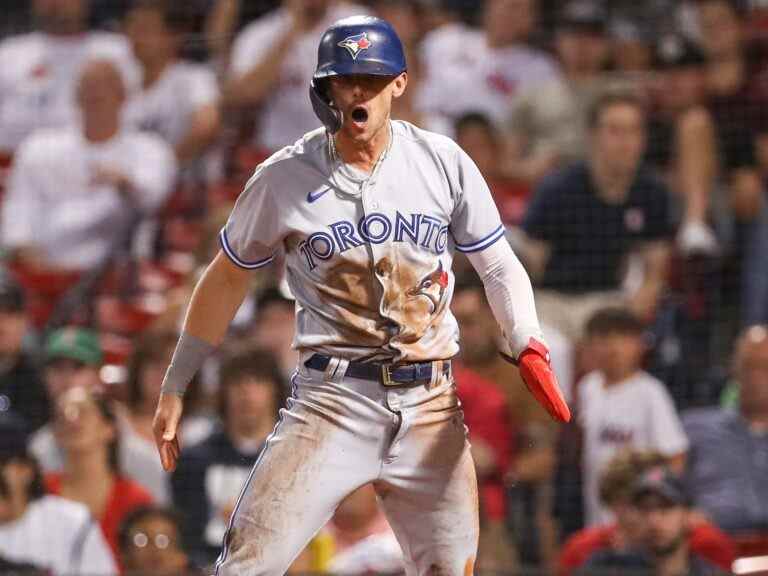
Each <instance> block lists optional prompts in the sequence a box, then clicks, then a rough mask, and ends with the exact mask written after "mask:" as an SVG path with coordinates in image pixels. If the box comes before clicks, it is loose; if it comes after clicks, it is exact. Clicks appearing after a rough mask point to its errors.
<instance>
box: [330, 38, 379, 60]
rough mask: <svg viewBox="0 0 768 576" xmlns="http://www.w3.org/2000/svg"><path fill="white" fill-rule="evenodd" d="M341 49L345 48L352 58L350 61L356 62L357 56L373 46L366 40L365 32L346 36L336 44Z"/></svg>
mask: <svg viewBox="0 0 768 576" xmlns="http://www.w3.org/2000/svg"><path fill="white" fill-rule="evenodd" d="M338 45H339V46H341V47H342V48H346V49H347V52H349V54H350V55H351V56H352V60H357V56H358V55H359V54H360V52H362V51H363V50H368V48H370V47H371V46H373V44H372V43H371V41H370V40H368V34H367V32H363V33H362V34H355V35H354V36H347V37H346V38H344V40H342V41H341V42H339V44H338Z"/></svg>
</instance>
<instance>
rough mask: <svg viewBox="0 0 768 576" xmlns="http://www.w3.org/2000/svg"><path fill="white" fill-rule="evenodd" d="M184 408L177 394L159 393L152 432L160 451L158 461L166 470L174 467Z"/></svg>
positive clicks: (177, 455)
mask: <svg viewBox="0 0 768 576" xmlns="http://www.w3.org/2000/svg"><path fill="white" fill-rule="evenodd" d="M183 409H184V401H183V400H182V398H181V396H178V395H177V394H160V399H159V400H158V401H157V410H156V411H155V419H154V420H153V421H152V432H153V433H154V435H155V443H156V444H157V450H158V452H159V453H160V462H161V463H162V465H163V469H164V470H165V471H166V472H172V471H173V470H175V469H176V461H177V460H178V459H179V454H180V452H181V444H180V443H179V421H180V420H181V413H182V411H183Z"/></svg>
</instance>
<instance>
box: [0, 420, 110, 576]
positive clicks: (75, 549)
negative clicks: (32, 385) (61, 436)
mask: <svg viewBox="0 0 768 576" xmlns="http://www.w3.org/2000/svg"><path fill="white" fill-rule="evenodd" d="M26 446H27V438H26V432H25V431H24V426H23V423H22V422H20V421H19V420H17V419H15V418H13V417H12V416H11V415H10V414H9V413H7V412H6V413H0V566H2V563H3V561H5V562H7V563H11V562H12V563H14V564H16V565H17V566H16V568H19V566H18V565H19V564H26V565H28V566H33V567H34V568H36V569H38V570H40V571H41V572H42V573H45V574H50V575H52V576H70V575H71V574H100V575H101V574H103V575H105V576H109V575H112V574H116V572H117V569H116V566H115V561H114V559H113V558H112V554H111V553H110V550H109V547H108V545H107V543H106V542H105V540H104V536H103V535H102V533H101V530H99V526H98V524H97V523H95V522H94V521H93V519H92V517H91V515H90V513H89V511H88V509H87V508H86V507H85V506H83V505H82V504H79V503H76V502H70V501H68V500H65V499H63V498H59V497H57V496H50V495H45V493H44V491H43V484H42V479H41V474H40V469H39V467H38V465H37V462H36V461H35V459H34V458H33V457H32V456H31V455H30V454H29V453H28V452H27V449H26ZM11 572H12V573H13V570H12V571H11ZM21 573H23V574H26V573H27V572H21Z"/></svg>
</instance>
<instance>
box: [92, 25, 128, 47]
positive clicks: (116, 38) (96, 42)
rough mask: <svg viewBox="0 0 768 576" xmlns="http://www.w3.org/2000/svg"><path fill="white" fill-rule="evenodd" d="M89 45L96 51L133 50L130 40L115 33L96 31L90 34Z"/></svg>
mask: <svg viewBox="0 0 768 576" xmlns="http://www.w3.org/2000/svg"><path fill="white" fill-rule="evenodd" d="M88 44H89V45H90V46H91V47H92V48H96V49H107V50H108V49H113V50H117V51H120V52H122V51H125V50H128V51H130V50H131V45H130V43H129V41H128V38H126V37H125V36H123V35H122V34H117V33H115V32H104V31H101V30H94V31H92V32H89V33H88Z"/></svg>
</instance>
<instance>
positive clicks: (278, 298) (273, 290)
mask: <svg viewBox="0 0 768 576" xmlns="http://www.w3.org/2000/svg"><path fill="white" fill-rule="evenodd" d="M272 304H278V305H281V306H285V307H286V308H291V309H294V308H295V306H296V304H295V303H294V301H293V300H290V299H289V298H286V297H285V295H284V294H283V293H282V292H280V289H279V288H278V287H277V286H269V287H268V288H264V289H263V290H261V291H260V292H259V293H258V294H257V295H256V321H257V322H258V319H259V318H258V315H259V310H263V309H264V308H266V307H267V306H270V305H272Z"/></svg>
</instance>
